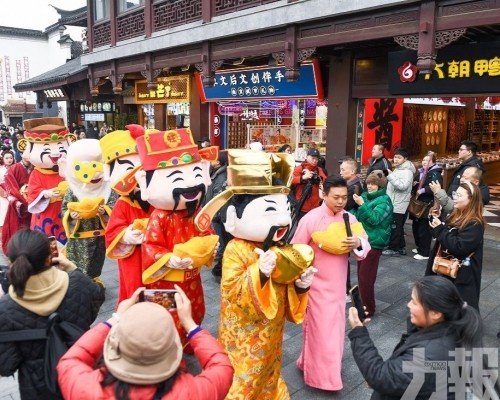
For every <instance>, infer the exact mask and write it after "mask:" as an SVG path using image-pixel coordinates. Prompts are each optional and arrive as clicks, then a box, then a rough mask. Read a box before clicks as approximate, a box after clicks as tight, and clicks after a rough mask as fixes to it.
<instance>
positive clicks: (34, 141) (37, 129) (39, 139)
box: [17, 117, 76, 171]
mask: <svg viewBox="0 0 500 400" xmlns="http://www.w3.org/2000/svg"><path fill="white" fill-rule="evenodd" d="M23 125H24V129H25V131H24V139H21V140H19V142H18V143H17V148H18V149H19V151H20V152H21V153H22V155H23V158H24V159H25V160H29V161H30V162H31V164H32V165H34V166H35V167H39V168H44V169H51V170H53V171H58V170H59V163H60V161H61V160H62V159H64V158H65V157H66V154H67V152H68V147H69V146H70V144H72V143H73V142H75V141H76V136H75V135H73V134H71V133H69V130H68V128H66V127H65V126H64V120H63V119H62V118H57V117H49V118H33V119H27V120H25V121H24V123H23Z"/></svg>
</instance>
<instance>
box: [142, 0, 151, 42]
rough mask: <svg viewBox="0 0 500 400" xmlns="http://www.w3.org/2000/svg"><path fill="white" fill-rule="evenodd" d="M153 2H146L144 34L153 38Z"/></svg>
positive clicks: (149, 0)
mask: <svg viewBox="0 0 500 400" xmlns="http://www.w3.org/2000/svg"><path fill="white" fill-rule="evenodd" d="M152 15H153V0H144V34H145V36H146V37H147V38H148V37H151V33H152V32H153V18H152Z"/></svg>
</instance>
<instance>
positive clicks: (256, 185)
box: [195, 150, 294, 247]
mask: <svg viewBox="0 0 500 400" xmlns="http://www.w3.org/2000/svg"><path fill="white" fill-rule="evenodd" d="M293 168H294V160H293V157H292V156H291V155H290V154H287V153H274V154H273V153H264V152H255V151H252V150H229V151H228V167H227V180H228V186H227V189H226V190H225V191H224V192H222V193H220V194H219V195H218V196H216V197H214V198H213V199H212V200H211V201H210V202H208V203H207V204H206V205H205V207H203V209H202V210H201V212H200V213H199V214H198V215H197V217H196V219H195V223H196V224H197V226H198V228H199V229H200V230H202V231H203V230H207V229H208V227H209V226H210V223H211V220H212V218H213V217H214V216H215V215H216V214H217V213H220V218H221V220H222V222H223V224H224V228H225V230H226V232H227V233H229V234H230V235H232V236H233V237H236V238H240V239H245V240H249V241H252V242H259V243H265V245H266V247H269V246H270V245H271V244H273V243H276V242H279V241H281V240H282V239H283V238H284V237H285V235H286V234H287V232H288V230H289V229H290V225H291V206H290V201H289V198H288V193H289V192H290V184H291V180H292V176H293Z"/></svg>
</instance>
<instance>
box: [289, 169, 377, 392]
mask: <svg viewBox="0 0 500 400" xmlns="http://www.w3.org/2000/svg"><path fill="white" fill-rule="evenodd" d="M346 203H347V183H346V181H345V180H344V179H343V178H341V177H340V176H338V177H337V176H329V177H328V178H327V179H326V180H325V181H324V182H323V203H322V204H321V206H319V207H317V208H314V209H312V210H311V211H309V212H308V213H307V214H306V215H305V216H304V217H303V218H302V219H301V220H300V222H299V225H298V227H297V231H296V232H295V235H294V237H293V239H292V243H305V244H308V245H310V246H311V247H312V248H313V249H314V254H315V260H314V266H315V267H316V268H317V269H318V272H317V273H316V274H315V277H314V282H313V284H312V286H311V288H310V290H309V302H308V304H307V311H306V317H305V320H304V324H303V344H302V351H301V353H300V356H299V359H298V360H297V367H298V368H299V369H301V370H302V371H304V381H305V383H306V385H308V386H312V387H315V388H318V389H322V390H340V389H342V378H341V367H342V355H343V352H344V335H345V320H346V309H345V282H346V279H347V265H348V264H347V259H348V257H349V253H350V251H353V252H354V256H355V258H356V259H357V260H362V259H364V258H365V257H366V254H368V252H369V251H370V245H369V243H368V236H367V235H366V233H364V234H363V235H361V236H359V237H356V236H352V237H347V239H344V240H342V241H341V242H340V243H341V246H342V247H343V248H344V250H343V252H344V253H343V254H332V253H328V252H326V251H324V250H322V249H321V248H320V247H319V246H318V245H317V244H316V243H314V241H313V239H312V234H313V233H314V232H322V231H326V230H327V228H328V227H329V226H330V225H331V224H332V223H334V222H338V223H341V224H344V219H343V214H345V213H347V211H344V207H345V205H346ZM347 214H348V215H349V222H350V224H354V223H356V222H357V220H356V217H354V216H353V215H352V214H349V213H347ZM322 248H325V247H324V246H322Z"/></svg>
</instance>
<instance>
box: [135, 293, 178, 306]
mask: <svg viewBox="0 0 500 400" xmlns="http://www.w3.org/2000/svg"><path fill="white" fill-rule="evenodd" d="M176 293H177V290H174V289H145V290H143V291H142V292H141V294H140V295H139V301H149V302H151V303H156V304H159V305H160V306H163V307H165V308H166V309H167V310H175V309H176V308H177V304H176V303H175V294H176Z"/></svg>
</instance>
